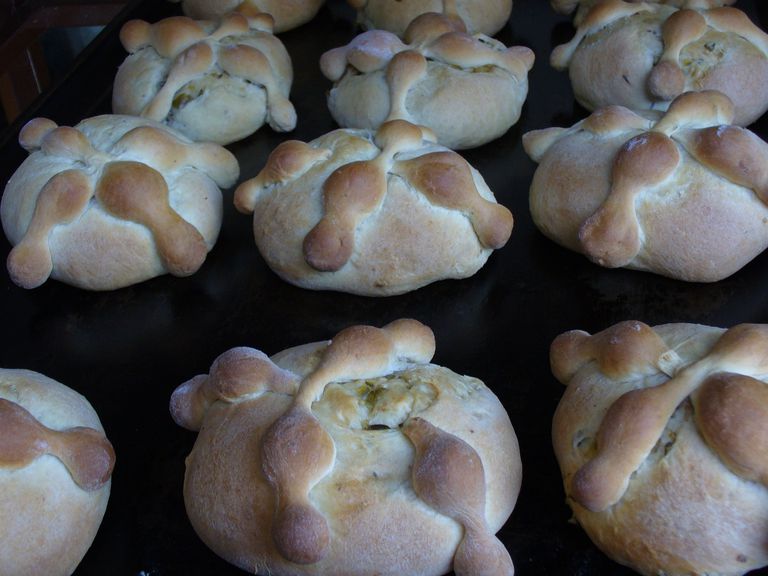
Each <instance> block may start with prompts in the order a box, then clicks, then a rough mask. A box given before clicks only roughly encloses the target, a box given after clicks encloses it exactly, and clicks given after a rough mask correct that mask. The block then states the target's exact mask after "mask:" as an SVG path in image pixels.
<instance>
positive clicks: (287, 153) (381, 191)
mask: <svg viewBox="0 0 768 576" xmlns="http://www.w3.org/2000/svg"><path fill="white" fill-rule="evenodd" d="M427 138H431V134H430V133H429V131H428V130H426V129H423V128H419V127H417V126H414V125H412V124H409V123H408V122H405V121H402V120H395V121H390V122H387V123H385V124H384V125H382V127H381V128H380V129H379V131H378V132H377V133H376V135H375V136H374V135H369V134H366V133H363V132H353V131H342V130H339V131H336V132H333V133H331V134H329V135H327V136H325V137H323V138H321V139H318V140H317V141H315V142H312V143H310V144H308V145H307V144H302V143H298V142H289V143H284V144H282V145H281V146H279V147H278V148H277V149H276V150H275V151H274V152H273V154H272V155H271V156H270V158H269V159H268V160H267V164H266V166H265V168H264V169H263V170H262V172H261V173H260V174H258V175H257V176H256V177H255V178H254V179H252V180H249V181H247V182H244V183H243V184H241V185H240V186H239V187H238V189H237V190H236V191H235V205H236V206H237V207H238V209H240V210H241V211H253V212H254V230H255V234H256V242H257V245H258V246H259V249H260V250H261V252H262V254H264V255H265V257H266V259H267V262H268V263H269V264H270V266H271V267H272V268H273V269H274V270H275V271H276V272H278V274H280V275H281V276H284V277H286V276H288V279H289V281H291V282H294V283H297V284H299V285H302V286H306V287H311V288H323V287H331V288H334V289H339V290H345V291H349V292H358V293H364V294H370V295H383V294H391V293H399V292H403V291H407V290H410V289H413V288H415V287H418V286H416V285H415V284H416V283H415V282H413V281H412V280H411V279H410V278H408V276H409V275H410V272H409V270H410V269H411V268H413V269H415V268H416V267H417V266H418V267H419V268H420V271H419V274H424V273H426V274H428V275H429V276H433V275H434V276H433V277H432V279H431V280H426V281H425V280H419V285H423V284H424V283H428V282H430V281H433V280H435V279H438V278H440V277H441V274H442V273H441V272H440V271H439V270H440V269H442V268H443V261H442V259H441V256H442V250H441V249H440V248H439V242H438V241H435V244H434V245H433V246H430V247H429V248H427V246H424V247H423V249H424V250H429V255H428V256H427V254H422V253H421V250H420V249H419V246H417V245H415V244H412V245H405V244H407V243H408V242H410V237H411V236H412V235H413V234H416V233H417V232H416V230H415V228H414V225H415V222H416V221H417V220H421V218H422V217H421V216H418V217H417V216H415V215H416V214H418V213H420V212H422V211H423V212H429V213H431V214H434V216H430V219H432V218H436V217H438V216H437V215H438V214H443V215H446V216H447V214H451V216H448V218H449V219H451V220H453V218H454V216H453V214H455V217H458V218H461V219H462V220H463V221H465V222H466V223H468V224H469V226H470V228H471V230H472V231H473V232H474V234H473V236H474V237H475V238H476V240H474V239H472V238H471V237H470V238H467V237H466V236H464V237H463V238H455V239H454V240H455V241H458V242H461V243H464V242H473V243H476V244H475V245H476V247H477V250H478V251H480V252H482V253H483V255H487V254H489V253H490V250H491V249H496V248H500V247H501V246H503V245H504V244H505V243H506V241H507V240H508V238H509V236H510V234H511V231H512V225H513V219H512V215H511V213H510V212H509V211H508V210H507V209H506V208H504V207H502V206H501V205H499V204H497V203H495V202H494V201H493V197H492V195H490V194H489V193H488V192H486V191H485V190H484V186H483V185H482V184H481V183H480V182H479V179H478V176H477V174H476V172H474V171H473V170H472V168H471V167H470V166H469V165H468V164H467V163H466V162H465V161H464V160H463V159H462V158H461V157H460V156H458V155H457V154H455V153H453V152H450V151H448V150H445V149H444V148H442V147H437V146H434V145H433V144H431V143H430V142H429V141H426V139H427ZM371 139H372V140H373V142H371ZM326 143H327V144H326ZM393 175H397V176H398V178H397V179H396V180H395V179H394V178H393ZM406 186H407V190H408V197H407V200H405V201H406V202H407V203H408V204H411V205H413V207H414V209H415V210H418V211H419V212H413V214H410V213H404V212H402V210H400V209H398V212H399V214H397V215H394V214H391V212H392V210H394V209H393V208H388V206H389V202H391V201H392V200H391V197H392V195H393V190H395V192H394V193H396V194H398V196H400V193H401V191H403V192H404V190H403V188H404V187H406ZM300 187H301V188H305V187H308V188H309V190H310V192H307V191H306V190H304V191H303V192H301V198H296V199H295V201H292V200H291V199H290V196H291V194H290V193H288V192H286V190H289V191H293V190H295V191H296V193H297V194H298V193H299V188H300ZM319 196H321V198H318V197H319ZM315 198H317V199H318V200H319V201H320V205H321V206H322V208H323V210H322V213H320V214H317V215H315V214H314V212H315V210H316V206H317V204H316V203H315ZM284 202H285V204H283V203H284ZM267 206H270V207H269V208H266V207H267ZM265 210H266V212H265ZM273 211H275V212H276V213H277V214H280V216H278V217H277V219H275V218H274V217H270V220H269V221H268V222H264V224H263V225H262V224H261V223H260V219H261V218H262V217H263V216H264V215H265V214H266V213H267V212H273ZM393 216H395V217H397V218H398V219H401V220H403V219H408V218H413V219H414V222H413V223H411V222H407V221H402V222H397V223H392V224H391V225H392V228H389V226H390V221H391V218H392V217H393ZM291 220H295V222H296V224H297V225H291V223H290V221H291ZM276 223H277V224H278V225H282V224H283V223H285V226H286V228H285V229H284V230H282V231H281V232H269V233H268V232H267V227H271V226H274V225H275V224H276ZM380 223H381V224H383V225H385V226H386V227H385V228H383V229H382V230H381V231H379V232H376V234H379V235H390V234H399V235H400V236H401V237H400V238H398V242H399V243H402V244H404V246H403V249H402V252H403V254H408V256H407V257H406V256H404V255H403V254H398V255H392V259H393V262H391V263H390V262H386V263H385V265H386V269H385V270H382V271H381V272H382V273H383V274H385V275H386V277H379V278H373V279H371V278H366V274H361V273H360V271H359V270H358V268H359V267H360V266H365V262H364V260H365V259H366V258H369V257H376V258H379V257H383V256H384V255H385V254H386V252H382V247H383V246H384V245H385V244H389V243H390V242H394V241H395V238H394V237H391V238H388V239H381V238H380V239H379V240H378V241H377V242H376V244H377V247H376V254H373V253H369V252H368V248H367V246H369V245H370V244H371V243H372V242H374V241H373V236H372V234H374V232H372V230H376V229H377V227H378V226H379V225H380ZM455 225H456V224H448V223H446V226H455ZM425 231H429V229H427V228H424V227H423V226H420V229H419V232H418V233H419V234H421V233H424V232H425ZM429 232H430V233H432V232H431V231H429ZM454 240H451V241H452V242H453V241H454ZM299 248H300V251H299ZM393 249H394V247H393ZM470 251H471V249H470ZM465 256H469V257H470V258H472V257H471V255H470V254H469V253H468V254H466V255H465ZM486 257H487V256H486ZM286 258H287V259H288V261H286ZM461 258H462V255H461V254H459V255H458V256H457V254H456V252H455V251H454V252H452V253H451V255H450V260H451V264H450V265H449V268H450V269H451V270H457V269H458V268H460V267H463V266H464V265H463V264H459V262H460V259H461ZM427 260H428V261H429V262H426V261H427ZM429 267H431V268H432V269H433V270H434V271H433V272H427V270H428V268H429ZM299 270H301V271H300V272H299Z"/></svg>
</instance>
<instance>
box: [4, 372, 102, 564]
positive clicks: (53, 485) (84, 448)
mask: <svg viewBox="0 0 768 576" xmlns="http://www.w3.org/2000/svg"><path fill="white" fill-rule="evenodd" d="M114 463H115V453H114V450H113V449H112V445H111V444H110V443H109V440H107V438H106V436H105V435H104V429H103V428H102V427H101V423H100V422H99V418H98V416H97V415H96V412H94V410H93V408H92V407H91V405H90V404H89V403H88V401H87V400H86V399H85V398H83V397H82V396H81V395H80V394H78V393H77V392H75V391H74V390H72V389H70V388H68V387H66V386H64V385H63V384H60V383H58V382H56V381H55V380H51V379H50V378H47V377H45V376H43V375H42V374H38V373H36V372H31V371H29V370H8V369H0V518H2V522H0V574H4V575H7V576H40V575H41V574H45V575H46V576H68V575H69V574H72V572H74V571H75V568H76V567H77V565H78V564H79V563H80V561H81V560H82V559H83V556H85V553H86V552H87V551H88V548H90V546H91V543H92V542H93V539H94V538H95V536H96V532H97V531H98V529H99V525H100V524H101V519H102V518H103V516H104V512H105V510H106V508H107V500H108V499H109V490H110V484H111V482H110V477H111V474H112V467H113V466H114Z"/></svg>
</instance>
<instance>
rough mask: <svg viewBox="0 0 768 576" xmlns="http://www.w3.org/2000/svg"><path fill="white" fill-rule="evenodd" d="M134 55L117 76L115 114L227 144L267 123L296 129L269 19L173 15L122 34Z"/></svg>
mask: <svg viewBox="0 0 768 576" xmlns="http://www.w3.org/2000/svg"><path fill="white" fill-rule="evenodd" d="M120 40H121V42H122V43H123V46H124V47H125V49H126V50H127V51H128V52H129V53H130V55H129V56H128V57H127V58H126V59H125V61H124V62H123V64H122V65H121V66H120V68H119V69H118V71H117V76H116V77H115V84H114V90H113V93H112V109H113V110H114V112H115V113H117V114H131V115H135V116H144V117H146V118H150V119H152V120H156V121H158V122H164V123H166V124H168V125H169V126H171V127H172V128H174V129H176V130H178V131H179V132H181V133H183V134H184V135H186V136H188V137H189V138H191V139H192V140H195V141H197V142H200V141H206V142H216V143H218V144H229V143H230V142H234V141H236V140H241V139H243V138H245V137H246V136H249V135H251V134H253V133H254V132H255V131H256V130H258V129H259V128H260V127H261V126H262V125H263V124H264V123H265V122H267V123H268V124H269V125H270V126H271V127H272V128H273V129H274V130H277V131H280V132H286V131H289V130H293V129H294V128H295V127H296V111H295V110H294V108H293V105H292V104H291V103H290V101H289V100H288V94H289V92H290V90H291V83H292V81H293V69H292V67H291V59H290V57H289V56H288V52H287V51H286V50H285V47H284V46H283V44H282V42H280V40H278V39H277V38H276V37H275V36H273V35H272V18H271V17H270V16H269V15H267V14H259V15H257V16H253V17H246V16H245V15H243V14H240V13H233V14H229V15H227V16H225V17H223V18H222V19H221V20H219V21H217V22H215V23H214V22H207V21H195V20H192V19H190V18H186V17H181V16H175V17H171V18H166V19H164V20H160V21H159V22H157V23H155V24H149V23H148V22H144V21H143V20H130V21H129V22H126V23H125V25H124V26H123V28H122V29H121V30H120Z"/></svg>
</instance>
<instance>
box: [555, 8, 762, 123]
mask: <svg viewBox="0 0 768 576" xmlns="http://www.w3.org/2000/svg"><path fill="white" fill-rule="evenodd" d="M550 61H551V63H552V65H553V66H554V67H555V68H558V69H561V70H562V69H566V68H567V69H568V72H569V75H570V78H571V83H572V85H573V92H574V95H575V97H576V100H578V101H579V103H580V104H582V105H583V106H584V107H585V108H587V109H589V110H596V109H598V108H602V107H604V106H610V105H614V104H615V105H620V106H626V107H627V108H630V109H631V110H635V111H638V110H651V109H654V110H666V108H667V107H668V106H669V103H670V101H671V100H673V99H674V98H675V97H676V96H679V95H680V94H682V93H683V92H687V91H695V90H719V91H720V92H723V93H724V94H726V95H727V96H728V97H729V98H730V99H731V100H732V101H733V103H734V106H735V116H734V121H733V122H734V124H737V125H739V126H747V125H748V124H751V123H752V122H754V121H755V120H757V119H758V118H759V117H760V116H761V115H762V114H763V113H764V112H765V111H766V109H768V34H766V33H765V32H763V31H762V30H760V28H758V27H757V26H755V25H754V24H753V23H752V22H751V21H750V20H749V18H748V17H747V16H746V15H745V14H744V13H743V12H741V11H740V10H737V9H736V8H730V7H723V8H714V9H711V10H706V9H700V10H692V9H684V10H678V9H677V8H674V7H672V6H667V5H664V4H654V3H635V2H623V1H622V0H602V1H600V2H598V3H596V4H595V5H594V6H593V7H592V8H591V10H590V11H589V13H588V14H587V16H586V17H585V18H584V19H583V20H582V21H581V23H580V24H579V26H578V29H577V31H576V35H575V36H574V37H573V39H572V40H571V41H570V42H568V43H567V44H563V45H561V46H558V47H557V48H555V49H554V50H553V52H552V56H551V59H550Z"/></svg>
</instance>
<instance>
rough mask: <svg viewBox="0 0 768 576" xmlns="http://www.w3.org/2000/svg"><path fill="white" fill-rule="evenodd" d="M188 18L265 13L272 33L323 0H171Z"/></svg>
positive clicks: (297, 22)
mask: <svg viewBox="0 0 768 576" xmlns="http://www.w3.org/2000/svg"><path fill="white" fill-rule="evenodd" d="M173 1H175V2H181V9H182V10H183V11H184V14H186V15H187V16H189V17H190V18H196V19H203V20H215V19H216V18H220V17H221V16H224V15H225V14H228V13H230V12H234V11H237V12H241V13H243V14H246V15H248V16H255V15H258V14H269V15H270V16H272V18H273V19H274V21H275V25H274V27H275V33H280V32H285V31H286V30H291V29H293V28H296V27H297V26H301V25H302V24H305V23H306V22H309V21H310V20H312V18H314V17H315V14H317V11H318V10H320V7H321V6H322V5H323V2H324V1H325V0H245V1H243V0H173Z"/></svg>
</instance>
